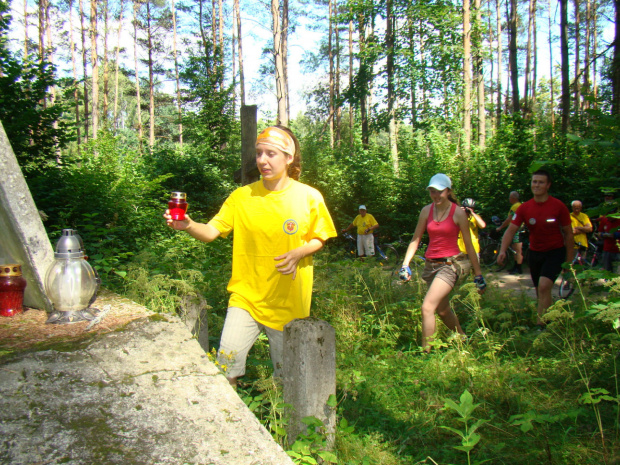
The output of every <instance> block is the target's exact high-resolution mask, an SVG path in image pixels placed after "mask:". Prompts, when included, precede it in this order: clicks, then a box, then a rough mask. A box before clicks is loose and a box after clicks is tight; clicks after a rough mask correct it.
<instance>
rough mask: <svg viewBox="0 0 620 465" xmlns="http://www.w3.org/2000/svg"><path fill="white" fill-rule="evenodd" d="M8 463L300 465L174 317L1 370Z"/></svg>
mask: <svg viewBox="0 0 620 465" xmlns="http://www.w3.org/2000/svg"><path fill="white" fill-rule="evenodd" d="M0 438H1V440H0V463H7V464H8V463H10V464H14V465H19V464H35V463H41V464H43V463H44V464H61V463H64V464H88V465H91V464H136V465H137V464H140V465H144V464H205V465H206V464H213V465H219V464H226V465H237V464H239V465H241V464H244V465H245V464H248V465H258V464H266V465H267V464H269V465H272V464H273V465H277V464H291V463H292V461H291V460H290V458H289V457H288V456H287V454H286V453H285V452H284V451H283V450H282V448H281V447H280V446H279V445H277V444H276V443H275V442H274V441H273V439H272V437H271V436H270V434H269V433H268V432H267V430H266V429H265V428H264V427H263V426H262V425H261V424H260V423H259V422H258V420H257V419H256V417H255V416H254V415H253V414H252V413H251V412H250V411H249V410H248V409H247V408H246V406H245V404H244V403H243V401H242V400H241V399H240V398H239V397H238V396H237V394H236V393H235V392H234V391H233V389H232V388H231V387H230V386H229V385H228V382H227V381H226V379H225V378H224V376H222V375H221V374H219V372H218V370H217V368H216V367H215V366H214V365H213V364H212V363H211V362H210V361H209V360H208V358H207V356H206V354H205V352H204V350H203V349H202V348H201V347H200V345H199V344H198V342H197V340H196V339H194V338H192V336H191V334H190V332H189V331H188V329H187V328H186V326H185V324H184V323H183V322H182V321H181V320H180V319H178V318H177V317H173V316H169V315H166V316H160V315H154V316H151V317H145V318H141V319H139V320H136V321H133V322H132V323H129V324H128V325H127V326H125V327H123V328H122V329H120V330H116V331H114V332H109V333H106V334H100V335H97V337H96V338H95V339H94V340H91V341H90V342H88V343H87V345H86V346H85V347H75V348H74V349H73V350H70V351H67V352H63V351H60V350H45V351H39V352H24V353H21V354H19V355H16V356H14V357H13V358H12V359H10V361H6V360H5V361H4V362H3V363H2V362H0Z"/></svg>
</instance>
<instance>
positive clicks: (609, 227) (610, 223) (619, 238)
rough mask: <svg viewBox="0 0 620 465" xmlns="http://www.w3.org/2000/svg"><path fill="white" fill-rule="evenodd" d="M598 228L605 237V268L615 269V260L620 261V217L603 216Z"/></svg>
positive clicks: (608, 269)
mask: <svg viewBox="0 0 620 465" xmlns="http://www.w3.org/2000/svg"><path fill="white" fill-rule="evenodd" d="M598 230H599V232H600V233H601V237H602V238H603V268H604V269H606V270H607V271H614V270H613V262H615V261H620V247H618V244H620V218H613V217H609V216H602V217H600V218H599V223H598Z"/></svg>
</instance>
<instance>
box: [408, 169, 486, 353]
mask: <svg viewBox="0 0 620 465" xmlns="http://www.w3.org/2000/svg"><path fill="white" fill-rule="evenodd" d="M427 189H428V191H429V194H430V197H431V200H432V203H431V204H430V205H426V206H425V207H424V208H423V209H422V211H421V212H420V218H419V219H418V224H417V226H416V229H415V233H414V235H413V238H412V239H411V243H410V244H409V248H408V249H407V253H406V254H405V259H404V261H403V268H402V269H401V273H400V277H401V279H403V280H405V281H409V279H411V270H410V269H409V263H410V262H411V259H412V258H413V256H414V255H415V253H416V250H418V246H419V245H420V240H421V239H422V235H423V234H424V233H425V232H428V237H429V244H428V248H427V249H426V255H425V257H426V265H425V267H424V273H423V274H422V279H424V280H425V281H426V282H427V283H428V291H427V292H426V296H425V297H424V302H422V347H423V348H424V350H425V351H426V352H429V351H430V344H429V343H430V341H431V340H432V337H433V334H435V330H436V321H435V313H437V314H438V315H439V317H440V318H441V320H442V321H443V322H444V324H445V325H446V326H447V327H448V328H450V329H451V330H452V331H456V332H458V333H459V334H463V335H464V334H465V332H464V331H463V329H462V328H461V324H460V323H459V319H458V317H457V316H456V314H455V313H454V312H453V311H452V309H451V308H450V299H449V297H450V292H451V291H452V289H454V286H455V285H456V284H457V282H458V281H459V279H460V278H461V277H463V276H465V275H467V274H468V273H469V270H470V268H471V267H473V268H474V273H475V275H476V277H475V278H474V282H475V283H476V285H477V286H478V292H480V293H483V292H484V289H485V287H486V283H485V281H484V278H483V277H482V270H481V269H480V263H479V262H478V255H477V254H476V251H475V250H474V246H473V244H472V242H471V236H470V233H469V224H468V221H467V215H466V213H465V212H464V211H463V210H461V209H460V208H457V204H456V198H455V197H454V194H453V193H452V181H451V180H450V178H449V177H448V176H446V175H445V174H441V173H439V174H436V175H435V176H433V177H432V178H431V181H430V183H429V185H428V188H427ZM459 232H461V233H462V234H463V241H464V242H465V249H466V250H467V254H462V253H461V252H460V250H459V246H458V236H459Z"/></svg>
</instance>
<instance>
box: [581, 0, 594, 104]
mask: <svg viewBox="0 0 620 465" xmlns="http://www.w3.org/2000/svg"><path fill="white" fill-rule="evenodd" d="M591 38H592V1H591V0H586V42H585V44H584V47H583V48H584V51H585V54H586V55H585V60H584V63H585V65H584V66H585V67H584V70H583V92H584V93H585V94H589V93H590V59H591V56H590V40H591ZM587 108H590V103H589V102H587V101H585V100H584V101H583V104H582V107H581V110H585V109H587Z"/></svg>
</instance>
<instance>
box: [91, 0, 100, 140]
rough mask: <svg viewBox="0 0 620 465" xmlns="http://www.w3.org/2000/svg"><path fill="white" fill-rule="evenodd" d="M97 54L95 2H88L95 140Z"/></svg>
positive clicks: (97, 77) (97, 92)
mask: <svg viewBox="0 0 620 465" xmlns="http://www.w3.org/2000/svg"><path fill="white" fill-rule="evenodd" d="M97 55H98V52H97V0H90V61H91V64H92V74H93V75H92V77H91V79H92V91H93V104H92V120H93V139H96V138H97V131H98V130H99V64H98V61H97V59H98V57H97Z"/></svg>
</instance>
